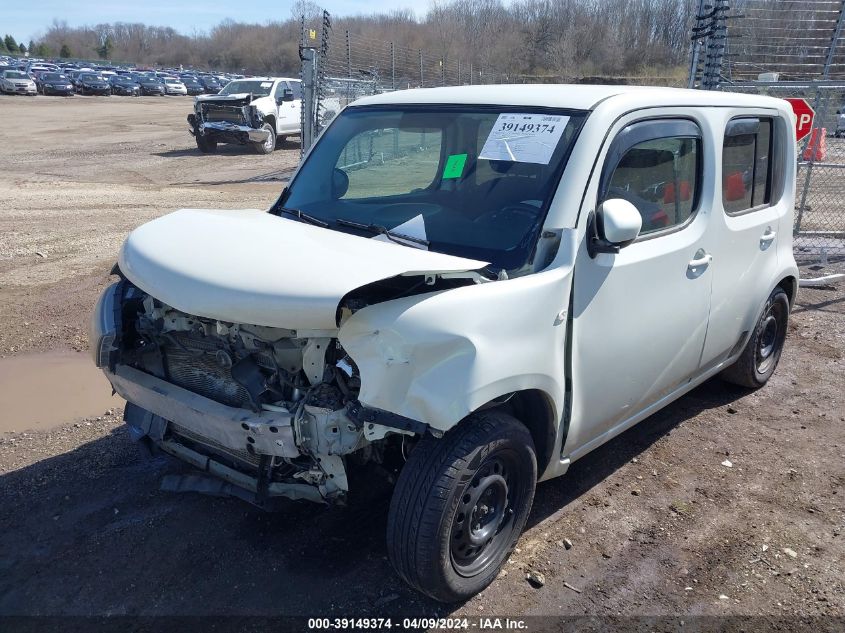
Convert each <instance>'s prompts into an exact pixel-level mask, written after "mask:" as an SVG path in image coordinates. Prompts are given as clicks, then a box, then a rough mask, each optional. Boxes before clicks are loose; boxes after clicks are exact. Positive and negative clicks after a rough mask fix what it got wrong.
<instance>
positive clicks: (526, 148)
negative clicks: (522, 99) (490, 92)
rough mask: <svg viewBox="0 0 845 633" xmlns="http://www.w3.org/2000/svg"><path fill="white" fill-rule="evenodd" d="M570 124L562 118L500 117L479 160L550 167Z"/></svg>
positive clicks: (537, 116) (567, 118)
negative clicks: (550, 162) (565, 130)
mask: <svg viewBox="0 0 845 633" xmlns="http://www.w3.org/2000/svg"><path fill="white" fill-rule="evenodd" d="M567 123H569V117H568V116H561V115H548V114H521V113H507V114H500V115H499V118H498V119H496V123H495V125H493V129H492V130H490V134H489V135H488V136H487V140H486V141H485V142H484V147H482V148H481V154H479V156H478V157H479V158H483V159H485V160H503V161H510V162H515V163H536V164H539V165H548V164H549V161H551V160H552V154H553V153H554V151H555V147H557V144H558V141H560V137H561V136H562V135H563V130H564V129H565V128H566V124H567Z"/></svg>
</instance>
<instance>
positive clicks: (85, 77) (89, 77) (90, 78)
mask: <svg viewBox="0 0 845 633" xmlns="http://www.w3.org/2000/svg"><path fill="white" fill-rule="evenodd" d="M79 78H80V79H81V80H82V81H105V79H103V78H102V77H100V75H95V74H94V73H82V74H81V75H79Z"/></svg>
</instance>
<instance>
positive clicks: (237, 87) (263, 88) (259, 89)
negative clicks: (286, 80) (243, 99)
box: [220, 79, 273, 97]
mask: <svg viewBox="0 0 845 633" xmlns="http://www.w3.org/2000/svg"><path fill="white" fill-rule="evenodd" d="M272 88H273V82H272V81H261V80H257V79H249V80H246V81H230V82H229V83H228V84H226V87H225V88H223V90H221V91H220V94H221V95H236V94H241V93H243V92H248V93H251V94H252V95H253V96H256V97H266V96H269V94H270V90H271V89H272Z"/></svg>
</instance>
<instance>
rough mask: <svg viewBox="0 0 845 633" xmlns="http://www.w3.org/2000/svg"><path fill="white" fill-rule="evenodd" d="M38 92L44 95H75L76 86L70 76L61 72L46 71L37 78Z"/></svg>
mask: <svg viewBox="0 0 845 633" xmlns="http://www.w3.org/2000/svg"><path fill="white" fill-rule="evenodd" d="M35 85H36V86H37V87H38V92H40V93H41V94H43V95H62V96H66V97H70V96H73V93H74V87H73V83H72V82H71V80H70V78H69V77H68V76H67V75H65V74H64V73H61V72H44V73H40V74H39V75H38V79H36V80H35Z"/></svg>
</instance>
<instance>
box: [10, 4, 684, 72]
mask: <svg viewBox="0 0 845 633" xmlns="http://www.w3.org/2000/svg"><path fill="white" fill-rule="evenodd" d="M695 5H696V2H695V0H513V1H512V2H509V3H507V4H505V3H504V2H503V1H502V0H434V1H433V2H432V3H431V5H430V8H429V10H428V11H427V13H426V14H425V15H424V16H423V17H421V18H417V17H416V16H415V14H414V13H413V12H412V11H410V10H399V11H391V12H386V13H375V14H372V15H361V16H354V17H338V18H333V20H332V31H333V33H332V41H333V42H334V43H335V45H338V46H342V45H343V40H344V38H343V34H344V32H345V31H346V30H347V29H348V30H349V31H350V32H354V33H356V34H357V35H359V36H363V37H366V38H371V39H372V41H373V42H374V46H376V45H378V44H380V43H382V42H394V43H396V44H397V45H399V46H403V47H406V48H411V49H421V50H423V51H425V52H426V54H428V55H435V56H438V58H439V59H442V60H444V62H448V61H450V60H456V59H460V60H462V61H463V62H464V63H466V64H475V65H476V66H477V67H478V66H483V67H486V68H490V69H495V70H496V71H498V72H508V73H514V74H529V75H564V76H570V77H571V76H584V75H636V74H655V73H657V74H661V73H667V72H671V71H673V70H676V69H678V68H680V67H681V66H683V64H684V62H685V60H686V57H687V51H688V45H689V28H690V24H691V22H692V19H693V14H694V8H695ZM291 13H292V15H291V16H290V17H289V18H288V19H284V20H276V21H272V20H271V21H267V22H266V23H263V24H250V23H245V22H236V21H233V20H226V21H224V22H221V23H220V24H218V25H217V26H215V27H214V28H212V29H210V30H209V31H207V32H196V33H192V34H183V33H179V32H178V31H176V30H175V29H173V28H170V27H162V26H150V25H146V24H127V23H122V22H117V23H111V24H97V25H93V26H82V27H71V26H68V24H67V23H66V22H62V21H54V22H53V24H51V25H50V26H49V27H47V28H46V29H45V31H44V32H43V33H42V34H41V35H40V36H39V37H38V38H36V39H35V40H34V41H32V42H30V45H29V47H28V49H27V50H30V52H31V54H37V55H38V56H42V57H66V58H79V59H92V58H100V59H109V60H114V61H121V62H131V63H135V64H139V65H146V66H165V67H168V66H179V65H183V66H184V67H196V68H213V69H217V70H223V71H232V72H244V73H256V74H276V73H284V74H290V73H294V72H296V71H297V70H298V68H299V55H298V45H299V41H300V34H301V27H302V21H301V18H300V16H304V18H305V19H304V22H305V26H306V28H307V29H315V30H318V31H319V29H320V23H321V12H320V9H319V6H318V5H317V4H316V3H314V2H312V1H311V0H299V1H298V2H296V3H295V4H294V7H293V9H292V12H291ZM359 39H360V38H359ZM10 43H11V44H13V45H14V46H15V47H17V48H18V50H17V51H14V50H11V49H10V47H9V44H10ZM4 46H5V48H6V49H7V50H10V51H11V52H21V51H20V45H18V44H16V43H15V42H14V39H13V38H10V37H9V36H7V38H6V41H5V42H4Z"/></svg>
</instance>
